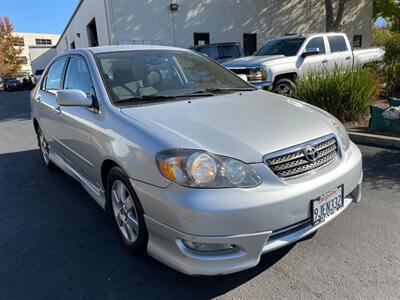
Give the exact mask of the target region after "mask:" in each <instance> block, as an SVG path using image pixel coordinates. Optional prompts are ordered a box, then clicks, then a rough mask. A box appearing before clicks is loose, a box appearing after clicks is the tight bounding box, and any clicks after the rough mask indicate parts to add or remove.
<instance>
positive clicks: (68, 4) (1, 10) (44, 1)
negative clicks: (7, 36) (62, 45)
mask: <svg viewBox="0 0 400 300" xmlns="http://www.w3.org/2000/svg"><path fill="white" fill-rule="evenodd" d="M78 2H79V1H78V0H0V16H7V17H9V18H10V20H11V23H12V24H13V25H14V31H15V32H34V33H62V32H63V30H64V28H65V25H67V22H68V20H69V18H70V16H71V15H72V13H73V11H74V9H75V7H76V5H77V4H78Z"/></svg>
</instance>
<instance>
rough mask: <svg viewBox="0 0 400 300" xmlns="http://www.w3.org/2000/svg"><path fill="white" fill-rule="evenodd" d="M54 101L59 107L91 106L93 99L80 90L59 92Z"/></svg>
mask: <svg viewBox="0 0 400 300" xmlns="http://www.w3.org/2000/svg"><path fill="white" fill-rule="evenodd" d="M56 101H57V103H58V104H59V105H60V106H86V107H89V106H92V105H93V99H92V97H91V96H87V95H86V94H85V93H84V92H82V91H81V90H59V91H57V92H56Z"/></svg>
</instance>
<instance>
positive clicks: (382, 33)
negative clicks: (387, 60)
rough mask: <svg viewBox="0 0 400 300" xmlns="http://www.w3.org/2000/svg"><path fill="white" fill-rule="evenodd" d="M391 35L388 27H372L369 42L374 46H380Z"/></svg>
mask: <svg viewBox="0 0 400 300" xmlns="http://www.w3.org/2000/svg"><path fill="white" fill-rule="evenodd" d="M391 36H392V32H391V31H390V30H389V29H388V28H378V27H373V28H372V41H371V44H372V46H374V47H381V46H383V44H384V42H385V41H386V40H387V39H389V38H390V37H391Z"/></svg>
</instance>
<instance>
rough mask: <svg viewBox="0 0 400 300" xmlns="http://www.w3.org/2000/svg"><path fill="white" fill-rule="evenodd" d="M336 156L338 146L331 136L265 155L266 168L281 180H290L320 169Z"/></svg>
mask: <svg viewBox="0 0 400 300" xmlns="http://www.w3.org/2000/svg"><path fill="white" fill-rule="evenodd" d="M337 156H338V145H337V141H336V138H335V137H334V136H333V135H329V136H326V137H323V138H321V139H317V140H314V141H310V142H308V143H304V144H301V145H299V146H295V147H291V148H288V149H286V150H283V151H278V152H276V155H274V153H272V154H271V155H267V158H266V159H265V162H266V164H267V165H268V167H269V168H270V169H271V170H272V172H274V173H275V174H276V175H277V176H279V177H281V178H290V177H294V176H299V175H302V174H304V173H307V172H310V171H312V170H314V169H317V168H319V167H322V166H324V165H326V164H328V163H330V162H332V161H333V160H335V158H336V157H337Z"/></svg>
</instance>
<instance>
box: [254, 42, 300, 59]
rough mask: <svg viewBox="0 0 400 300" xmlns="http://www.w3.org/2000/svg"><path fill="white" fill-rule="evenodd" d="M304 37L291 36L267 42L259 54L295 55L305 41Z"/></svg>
mask: <svg viewBox="0 0 400 300" xmlns="http://www.w3.org/2000/svg"><path fill="white" fill-rule="evenodd" d="M304 40H305V39H304V38H290V39H278V40H272V41H269V42H268V43H266V44H265V45H264V46H263V47H262V48H261V49H260V50H259V51H258V52H257V54H256V55H257V56H263V55H284V56H295V55H296V54H297V52H298V51H299V49H300V46H301V45H302V44H303V42H304Z"/></svg>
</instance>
